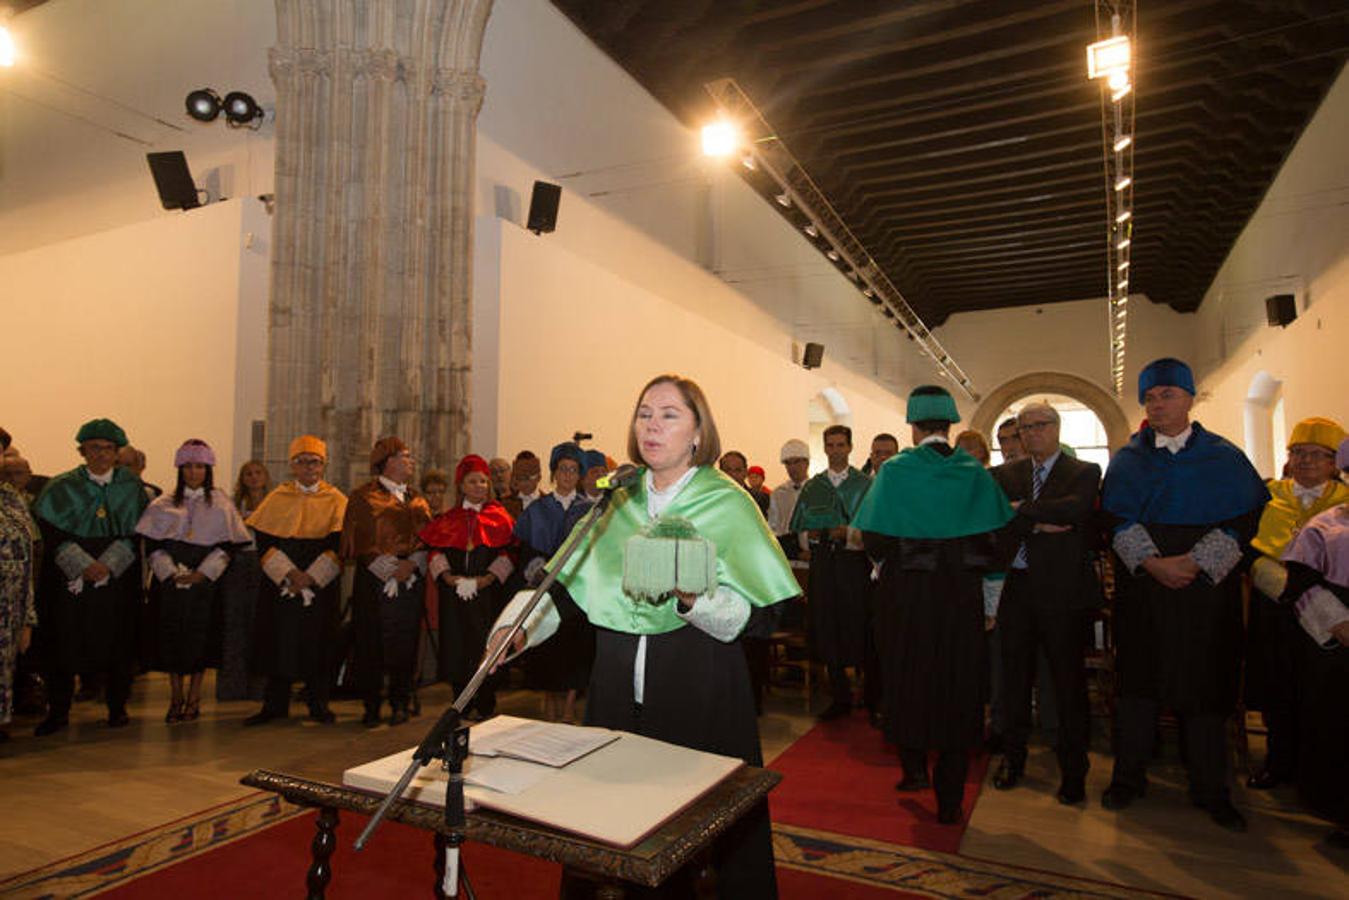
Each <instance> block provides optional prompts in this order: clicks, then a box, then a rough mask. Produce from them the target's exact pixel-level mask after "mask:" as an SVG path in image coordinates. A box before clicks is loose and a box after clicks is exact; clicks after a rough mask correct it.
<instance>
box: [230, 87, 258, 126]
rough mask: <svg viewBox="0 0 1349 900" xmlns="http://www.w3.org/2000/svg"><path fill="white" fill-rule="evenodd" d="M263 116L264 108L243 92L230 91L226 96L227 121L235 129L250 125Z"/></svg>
mask: <svg viewBox="0 0 1349 900" xmlns="http://www.w3.org/2000/svg"><path fill="white" fill-rule="evenodd" d="M262 116H263V112H262V107H261V106H258V101H256V100H254V99H253V98H252V97H251V96H249V95H248V94H245V93H244V92H243V91H230V92H229V93H228V94H226V95H225V121H226V122H227V123H228V124H229V125H231V126H232V127H234V128H239V127H241V126H244V125H249V124H251V123H252V122H253V121H255V120H259V119H261V118H262Z"/></svg>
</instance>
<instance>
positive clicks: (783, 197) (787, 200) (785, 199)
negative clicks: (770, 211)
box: [773, 191, 792, 206]
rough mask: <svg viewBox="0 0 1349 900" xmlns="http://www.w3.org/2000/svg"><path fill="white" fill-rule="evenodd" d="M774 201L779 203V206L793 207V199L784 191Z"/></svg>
mask: <svg viewBox="0 0 1349 900" xmlns="http://www.w3.org/2000/svg"><path fill="white" fill-rule="evenodd" d="M773 199H774V200H776V201H777V202H778V206H791V205H792V198H791V197H789V196H788V195H787V192H786V191H783V192H782V193H781V194H778V195H776V196H775V197H774V198H773Z"/></svg>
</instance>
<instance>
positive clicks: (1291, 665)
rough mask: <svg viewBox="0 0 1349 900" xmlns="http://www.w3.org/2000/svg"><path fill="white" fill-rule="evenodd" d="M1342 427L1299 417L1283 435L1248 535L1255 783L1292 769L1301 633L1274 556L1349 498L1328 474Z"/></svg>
mask: <svg viewBox="0 0 1349 900" xmlns="http://www.w3.org/2000/svg"><path fill="white" fill-rule="evenodd" d="M1344 437H1345V432H1344V429H1343V428H1342V427H1340V424H1339V423H1338V422H1336V421H1334V420H1332V419H1322V418H1311V419H1303V420H1302V421H1301V422H1298V423H1297V425H1296V426H1295V427H1294V428H1293V433H1292V435H1291V436H1290V437H1289V440H1288V463H1289V466H1288V468H1289V474H1290V475H1291V476H1292V477H1290V478H1281V479H1274V480H1271V481H1270V482H1269V483H1268V485H1267V486H1268V488H1269V493H1270V498H1271V499H1270V501H1269V503H1268V504H1267V505H1266V506H1265V510H1264V512H1263V513H1262V514H1261V516H1260V530H1259V532H1258V533H1257V534H1256V536H1255V539H1254V540H1252V541H1251V548H1250V556H1251V557H1252V558H1253V560H1254V561H1253V562H1252V564H1251V581H1252V584H1253V589H1252V591H1251V608H1250V620H1249V622H1250V624H1249V627H1248V631H1247V634H1248V642H1249V645H1248V647H1247V657H1246V660H1247V661H1246V706H1247V708H1248V709H1258V710H1260V711H1261V713H1262V715H1263V717H1264V721H1265V728H1266V729H1267V731H1268V734H1269V737H1268V740H1267V752H1266V755H1265V764H1264V766H1263V767H1262V768H1261V769H1260V770H1259V771H1258V772H1256V773H1255V774H1253V775H1251V777H1250V779H1249V780H1248V781H1247V786H1248V787H1252V788H1257V789H1260V790H1267V789H1269V788H1273V787H1277V786H1278V785H1280V784H1286V783H1289V782H1292V781H1293V780H1294V777H1295V776H1296V774H1297V758H1298V732H1299V729H1300V724H1299V722H1298V706H1299V698H1298V695H1297V686H1298V682H1299V679H1298V677H1297V671H1296V663H1297V660H1298V658H1299V650H1298V648H1299V645H1300V643H1301V641H1302V640H1303V639H1304V638H1303V637H1302V635H1301V633H1300V630H1299V626H1298V622H1297V617H1296V615H1295V613H1294V611H1293V608H1292V606H1291V605H1288V604H1279V603H1277V602H1276V601H1275V600H1274V599H1273V598H1275V597H1278V596H1279V595H1280V594H1281V593H1283V589H1284V585H1285V582H1286V581H1287V577H1288V573H1287V572H1286V571H1285V570H1284V567H1283V563H1281V562H1279V559H1280V557H1282V556H1283V551H1284V549H1285V548H1286V547H1287V546H1288V545H1289V544H1290V543H1291V542H1292V540H1293V538H1294V537H1296V536H1297V533H1298V532H1299V531H1300V530H1301V529H1302V526H1303V525H1305V524H1306V523H1307V522H1308V520H1310V519H1311V518H1312V517H1313V516H1315V515H1317V514H1318V513H1320V512H1322V511H1324V510H1327V509H1330V508H1331V507H1334V506H1338V505H1339V504H1341V503H1344V502H1345V501H1346V500H1349V486H1346V485H1345V484H1344V483H1343V482H1341V481H1339V480H1338V479H1337V478H1336V474H1337V473H1336V469H1335V450H1336V448H1338V447H1339V445H1340V442H1341V441H1343V440H1344Z"/></svg>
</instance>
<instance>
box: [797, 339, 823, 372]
mask: <svg viewBox="0 0 1349 900" xmlns="http://www.w3.org/2000/svg"><path fill="white" fill-rule="evenodd" d="M822 362H824V344H806V347H805V349H804V350H802V351H801V367H802V368H805V369H818V368H819V367H820V363H822Z"/></svg>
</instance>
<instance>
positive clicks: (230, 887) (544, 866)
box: [99, 813, 562, 900]
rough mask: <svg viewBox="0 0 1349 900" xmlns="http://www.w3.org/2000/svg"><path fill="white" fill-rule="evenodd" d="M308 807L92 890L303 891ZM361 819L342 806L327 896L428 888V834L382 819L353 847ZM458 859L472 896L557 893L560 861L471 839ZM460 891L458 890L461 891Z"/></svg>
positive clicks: (175, 895)
mask: <svg viewBox="0 0 1349 900" xmlns="http://www.w3.org/2000/svg"><path fill="white" fill-rule="evenodd" d="M316 815H317V814H316V813H310V814H308V815H303V816H298V817H296V818H293V819H290V820H288V821H285V822H282V823H281V824H279V825H275V826H273V827H271V828H268V829H266V830H264V831H261V832H257V833H255V834H251V835H249V836H248V837H245V838H242V839H240V840H237V841H234V842H233V843H231V844H226V845H225V846H223V847H220V848H219V849H216V850H212V851H210V852H209V853H204V854H202V855H200V856H195V857H193V858H191V859H187V860H184V861H183V862H181V863H178V864H177V865H171V866H167V867H166V868H163V869H160V870H159V871H157V872H153V873H151V874H149V875H146V876H144V877H141V878H137V879H135V880H134V881H130V882H127V883H124V884H122V885H120V886H118V887H115V888H113V889H112V890H109V891H106V892H104V893H101V894H99V896H100V897H106V898H117V900H132V898H134V900H155V898H164V900H170V898H172V900H181V898H184V897H191V898H193V900H239V898H241V897H258V898H262V897H303V896H304V895H305V874H306V873H307V872H308V870H309V863H310V856H309V842H310V840H311V839H312V838H313V836H314V831H315V829H314V819H315V816H316ZM365 822H366V818H365V817H364V816H357V815H355V814H351V813H343V814H342V816H341V819H340V822H339V824H338V827H337V838H338V840H337V852H336V853H334V854H333V857H332V866H333V878H332V881H331V882H330V883H329V885H328V891H327V896H328V897H329V898H331V900H342V898H352V900H356V898H370V900H375V898H383V897H388V898H403V897H429V896H431V890H432V886H433V884H434V883H435V871H434V869H433V866H434V863H435V850H434V847H433V846H432V837H431V835H430V834H428V833H427V832H425V831H419V830H418V829H416V828H412V827H410V826H407V825H400V824H399V823H397V822H386V823H385V824H384V825H381V826H380V830H379V831H378V832H377V833H376V836H375V838H374V839H373V840H372V841H371V842H370V843H369V844H368V845H367V846H366V848H365V849H364V850H362V851H361V852H359V853H357V852H356V851H355V850H354V849H352V846H351V842H352V841H354V840H355V839H356V836H357V835H358V834H360V831H361V829H362V828H364V827H365ZM463 859H464V861H465V864H466V866H467V868H468V872H469V877H470V878H471V879H472V882H473V889H474V890H475V891H476V892H477V893H478V896H480V897H510V898H511V900H556V898H557V893H558V887H559V885H560V883H561V878H562V869H561V867H560V866H556V865H554V864H552V863H548V862H544V861H543V860H539V859H534V858H533V857H528V856H521V855H520V854H517V853H508V852H506V851H504V850H497V849H495V848H493V847H488V846H485V845H483V844H472V843H471V844H468V845H466V846H465V848H464V851H463ZM460 896H461V897H462V896H464V894H463V892H462V891H460Z"/></svg>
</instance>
